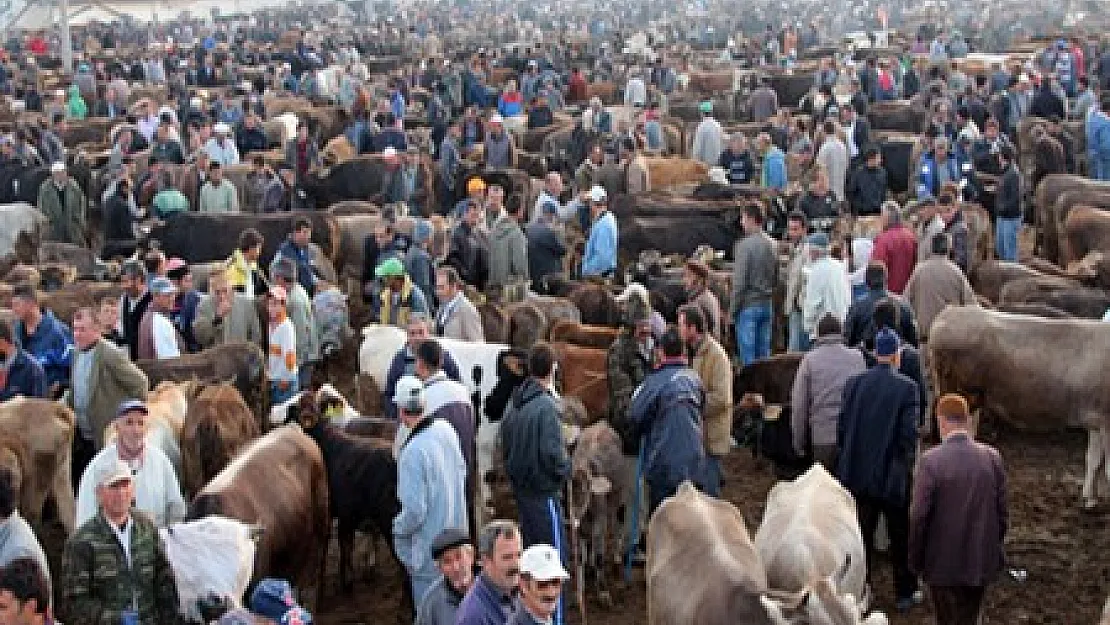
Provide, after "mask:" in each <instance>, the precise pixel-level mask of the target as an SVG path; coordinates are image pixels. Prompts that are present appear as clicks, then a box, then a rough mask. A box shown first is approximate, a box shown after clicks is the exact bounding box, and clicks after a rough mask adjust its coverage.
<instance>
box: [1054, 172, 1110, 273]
mask: <svg viewBox="0 0 1110 625" xmlns="http://www.w3.org/2000/svg"><path fill="white" fill-rule="evenodd" d="M1061 178H1062V179H1060V178H1057V176H1056V175H1051V176H1046V177H1045V180H1044V181H1042V182H1041V184H1040V185H1039V186H1038V187H1037V198H1038V204H1037V206H1036V213H1037V214H1036V217H1037V225H1038V226H1040V229H1041V232H1040V234H1041V254H1040V255H1041V256H1043V257H1044V258H1046V259H1048V260H1049V261H1052V262H1054V263H1057V264H1059V263H1060V262H1061V258H1062V253H1061V252H1062V250H1061V246H1062V244H1063V243H1062V241H1061V239H1062V237H1063V233H1064V224H1065V223H1066V220H1067V217H1068V213H1069V212H1071V209H1072V208H1073V207H1075V206H1079V205H1084V206H1094V207H1096V208H1110V185H1108V184H1105V183H1100V182H1097V181H1091V180H1087V179H1085V178H1080V177H1078V176H1063V177H1061ZM1043 189H1047V190H1046V191H1044V192H1043V193H1042V190H1043ZM1049 190H1058V193H1056V194H1055V195H1050V194H1049V193H1048V191H1049Z"/></svg>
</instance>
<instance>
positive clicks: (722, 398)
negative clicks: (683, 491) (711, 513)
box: [678, 304, 732, 497]
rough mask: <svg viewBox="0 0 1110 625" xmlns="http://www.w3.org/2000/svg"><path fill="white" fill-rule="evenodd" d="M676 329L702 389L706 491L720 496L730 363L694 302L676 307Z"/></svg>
mask: <svg viewBox="0 0 1110 625" xmlns="http://www.w3.org/2000/svg"><path fill="white" fill-rule="evenodd" d="M678 330H679V332H680V333H681V334H682V340H683V342H685V343H686V346H687V348H688V349H689V350H690V353H691V354H692V358H691V360H690V367H691V368H692V369H693V370H694V371H696V372H697V373H698V377H700V378H701V383H702V386H703V387H704V388H705V411H704V413H703V415H704V416H703V421H704V423H705V427H704V432H705V456H706V471H705V492H706V494H707V495H710V496H711V497H720V496H721V459H722V458H724V456H725V454H727V453H728V450H729V448H730V447H731V446H732V441H731V440H730V439H731V437H732V364H731V363H730V362H729V359H728V354H726V353H725V350H724V348H723V347H721V344H720V343H718V342H717V340H716V339H714V338H713V337H712V336H710V335H709V332H708V331H707V327H706V322H705V315H704V314H703V313H702V311H701V308H700V307H698V306H697V305H695V304H687V305H685V306H683V307H682V308H679V309H678Z"/></svg>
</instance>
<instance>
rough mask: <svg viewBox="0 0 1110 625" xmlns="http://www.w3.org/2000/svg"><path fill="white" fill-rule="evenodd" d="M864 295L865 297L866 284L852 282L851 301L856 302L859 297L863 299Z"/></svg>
mask: <svg viewBox="0 0 1110 625" xmlns="http://www.w3.org/2000/svg"><path fill="white" fill-rule="evenodd" d="M865 297H867V285H866V284H853V285H852V301H853V302H858V301H860V300H861V299H863V298H865Z"/></svg>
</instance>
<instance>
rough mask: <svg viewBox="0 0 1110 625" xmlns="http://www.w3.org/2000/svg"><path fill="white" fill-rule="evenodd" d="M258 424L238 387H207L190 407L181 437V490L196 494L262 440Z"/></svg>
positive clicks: (221, 385)
mask: <svg viewBox="0 0 1110 625" xmlns="http://www.w3.org/2000/svg"><path fill="white" fill-rule="evenodd" d="M258 434H259V429H258V422H257V421H256V420H255V418H254V415H252V414H251V411H250V409H249V408H247V404H246V403H245V402H243V398H242V396H240V395H239V391H237V390H235V387H233V386H231V385H230V384H217V385H212V386H207V387H204V388H203V389H201V390H200V392H199V393H198V394H197V396H196V399H194V400H193V402H192V405H190V406H189V413H188V415H187V416H186V417H185V425H184V427H183V428H182V433H181V452H182V453H181V473H182V476H181V478H182V479H181V486H182V488H183V489H184V491H185V492H186V493H196V492H198V491H199V490H200V489H201V487H203V486H204V485H205V484H206V483H207V482H208V481H209V480H211V479H212V478H214V477H215V476H216V474H217V473H219V472H220V471H221V470H223V468H224V467H226V466H227V465H228V463H229V462H230V461H231V459H232V457H234V456H235V454H236V453H237V452H238V451H239V450H240V449H241V448H243V447H244V446H245V445H247V444H248V443H249V442H251V441H252V440H254V439H256V438H258Z"/></svg>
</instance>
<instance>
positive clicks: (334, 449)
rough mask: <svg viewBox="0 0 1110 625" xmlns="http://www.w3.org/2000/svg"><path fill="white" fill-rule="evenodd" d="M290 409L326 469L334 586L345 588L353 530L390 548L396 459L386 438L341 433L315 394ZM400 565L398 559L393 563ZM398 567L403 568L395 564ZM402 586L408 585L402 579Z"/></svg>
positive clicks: (396, 508) (407, 597) (408, 596)
mask: <svg viewBox="0 0 1110 625" xmlns="http://www.w3.org/2000/svg"><path fill="white" fill-rule="evenodd" d="M293 408H294V409H291V411H290V413H291V414H290V419H292V420H295V421H296V422H297V423H299V424H300V426H301V427H302V428H304V431H305V433H306V434H308V435H309V436H311V437H312V440H314V441H316V444H317V445H318V446H319V447H320V453H321V454H322V455H323V458H324V466H325V467H326V469H327V476H328V490H329V492H330V493H331V499H330V501H331V516H332V517H334V518H335V519H336V520H337V521H338V530H339V536H338V538H339V586H340V588H341V589H342V590H343V592H345V593H347V592H350V591H351V582H350V576H349V573H350V568H351V553H352V552H353V551H354V541H355V530H356V529H358V528H360V527H364V526H369V527H370V528H371V529H372V530H373V531H374V532H376V533H377V534H378V535H379V536H381V537H382V538H383V539H385V541H386V542H387V543H388V544H389V551H390V553H391V554H393V557H394V559H395V560H396V559H397V553H396V551H395V550H394V548H393V540H392V537H393V518H394V517H396V516H397V515H398V514H399V513H400V512H401V502H400V500H398V499H397V463H396V461H395V460H394V459H393V452H392V448H391V445H390V442H389V441H379V440H376V439H367V438H362V437H359V436H355V435H352V434H347V433H346V432H344V431H342V430H341V429H339V428H338V427H336V426H334V425H332V424H331V423H328V422H327V421H326V420H325V419H322V418H321V417H320V410H319V407H318V405H317V403H316V396H315V395H314V394H312V393H304V394H302V395H301V399H300V401H299V402H298V403H297V405H296V406H295V407H293ZM397 563H398V565H400V560H398V561H397ZM401 568H402V570H404V567H403V566H402V567H401ZM404 587H406V588H411V585H410V584H409V583H408V582H407V580H406V582H405V584H404ZM402 601H403V602H405V603H404V604H403V605H404V606H412V605H413V603H411V602H412V601H413V597H412V596H411V590H409V591H406V593H405V595H404V597H403V598H402Z"/></svg>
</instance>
